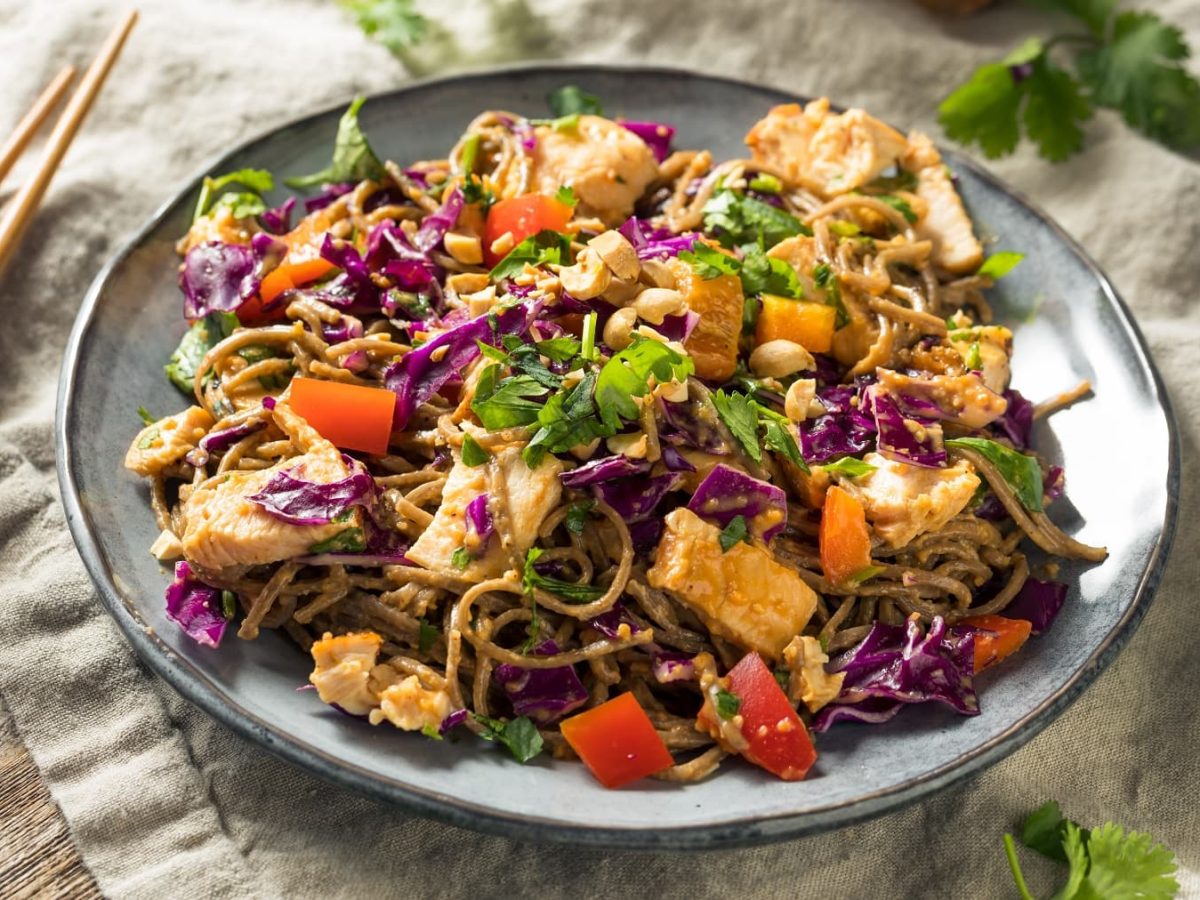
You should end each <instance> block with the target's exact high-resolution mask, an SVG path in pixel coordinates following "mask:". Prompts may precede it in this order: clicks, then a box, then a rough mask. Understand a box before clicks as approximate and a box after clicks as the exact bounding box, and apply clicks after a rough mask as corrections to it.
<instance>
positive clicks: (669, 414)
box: [658, 397, 733, 456]
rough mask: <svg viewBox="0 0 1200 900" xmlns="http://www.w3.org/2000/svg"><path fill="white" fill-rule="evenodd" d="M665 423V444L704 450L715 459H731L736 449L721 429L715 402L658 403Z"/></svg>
mask: <svg viewBox="0 0 1200 900" xmlns="http://www.w3.org/2000/svg"><path fill="white" fill-rule="evenodd" d="M658 408H659V411H660V413H661V414H662V420H661V422H660V423H659V426H658V438H659V441H660V442H661V443H663V444H669V445H672V446H675V447H689V448H691V449H693V450H702V451H703V452H705V453H708V454H711V455H712V456H729V455H731V454H732V453H733V448H732V447H731V446H730V444H729V441H728V440H726V438H725V436H724V434H723V433H722V430H721V427H720V424H719V423H720V417H719V416H718V414H717V409H716V407H715V406H713V405H712V403H711V402H707V401H704V400H700V399H694V398H693V399H688V400H686V401H684V402H682V403H671V402H670V401H668V400H663V399H662V398H661V397H660V398H659V401H658Z"/></svg>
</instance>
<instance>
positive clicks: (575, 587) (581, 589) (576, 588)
mask: <svg viewBox="0 0 1200 900" xmlns="http://www.w3.org/2000/svg"><path fill="white" fill-rule="evenodd" d="M542 552H543V551H542V550H541V548H539V547H530V548H529V552H528V553H526V554H525V571H524V573H523V574H522V576H521V584H522V585H524V587H525V592H526V593H527V594H529V595H530V596H533V589H534V588H538V589H540V590H543V591H546V592H547V593H549V594H554V595H556V596H558V597H561V598H562V599H564V600H566V601H567V602H568V603H591V602H592V601H593V600H598V599H600V598H601V597H603V596H604V595H605V593H607V591H608V588H605V587H601V586H600V585H597V584H578V583H576V582H574V581H563V580H562V579H561V578H552V577H550V576H549V575H542V574H541V573H540V572H538V570H537V569H536V568H534V565H535V563H537V561H538V558H539V557H540V556H541V555H542Z"/></svg>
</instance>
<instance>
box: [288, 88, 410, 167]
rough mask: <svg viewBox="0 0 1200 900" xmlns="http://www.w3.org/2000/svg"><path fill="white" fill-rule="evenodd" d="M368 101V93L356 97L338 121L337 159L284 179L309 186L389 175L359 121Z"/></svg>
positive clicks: (334, 151) (334, 146) (335, 147)
mask: <svg viewBox="0 0 1200 900" xmlns="http://www.w3.org/2000/svg"><path fill="white" fill-rule="evenodd" d="M366 102H367V98H366V97H355V98H354V102H352V103H351V104H350V107H349V108H348V109H347V110H346V111H345V112H344V113H343V114H342V118H341V120H340V121H339V122H338V130H337V137H336V138H334V142H333V160H332V161H331V162H330V164H329V166H328V168H325V169H322V170H321V171H320V172H314V173H313V174H312V175H302V176H298V177H295V178H288V179H286V180H285V181H284V184H286V185H287V186H288V187H294V188H305V187H313V186H314V185H319V184H336V183H339V182H347V181H353V182H359V181H363V180H366V179H370V180H372V181H379V180H380V179H382V178H383V177H385V176H386V174H387V172H386V171H385V169H384V168H383V163H381V162H380V161H379V157H377V156H376V155H375V151H373V150H372V149H371V145H370V144H369V143H368V142H367V136H366V135H365V134H364V133H363V131H362V128H361V127H360V126H359V124H358V111H359V110H360V109H361V108H362V105H363V104H364V103H366Z"/></svg>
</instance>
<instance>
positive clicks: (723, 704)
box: [717, 691, 742, 719]
mask: <svg viewBox="0 0 1200 900" xmlns="http://www.w3.org/2000/svg"><path fill="white" fill-rule="evenodd" d="M741 708H742V700H741V698H740V697H738V696H737V694H731V693H729V691H717V715H718V716H720V717H721V718H722V719H732V718H733V717H734V716H736V715H737V714H738V710H739V709H741Z"/></svg>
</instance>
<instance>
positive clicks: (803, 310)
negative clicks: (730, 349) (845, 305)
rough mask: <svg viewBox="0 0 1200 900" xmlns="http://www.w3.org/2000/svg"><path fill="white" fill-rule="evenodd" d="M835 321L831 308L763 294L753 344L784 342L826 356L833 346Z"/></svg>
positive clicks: (835, 315) (834, 312)
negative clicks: (780, 340) (789, 342)
mask: <svg viewBox="0 0 1200 900" xmlns="http://www.w3.org/2000/svg"><path fill="white" fill-rule="evenodd" d="M836 322H837V310H836V309H835V308H834V307H832V306H826V305H825V304H824V303H812V302H810V301H807V300H790V299H788V298H787V297H776V296H775V295H774V294H763V295H762V309H761V310H759V313H758V324H757V325H756V326H755V332H754V341H755V343H757V344H765V343H766V342H767V341H774V340H779V339H783V340H788V341H792V342H793V343H796V344H799V345H800V346H802V347H803V348H804V349H805V350H807V351H809V352H810V353H828V352H829V348H830V347H831V346H833V326H834V325H835V324H836Z"/></svg>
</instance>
